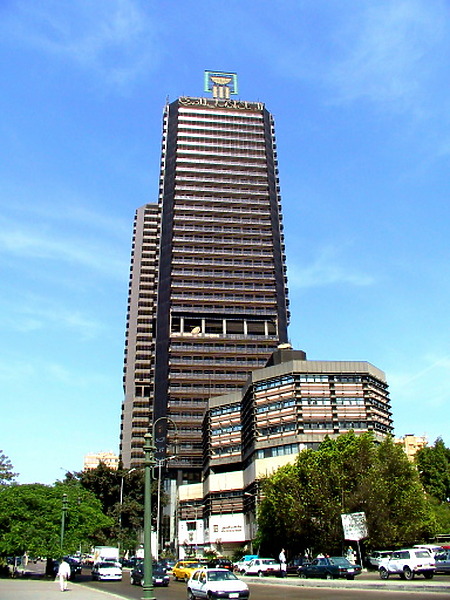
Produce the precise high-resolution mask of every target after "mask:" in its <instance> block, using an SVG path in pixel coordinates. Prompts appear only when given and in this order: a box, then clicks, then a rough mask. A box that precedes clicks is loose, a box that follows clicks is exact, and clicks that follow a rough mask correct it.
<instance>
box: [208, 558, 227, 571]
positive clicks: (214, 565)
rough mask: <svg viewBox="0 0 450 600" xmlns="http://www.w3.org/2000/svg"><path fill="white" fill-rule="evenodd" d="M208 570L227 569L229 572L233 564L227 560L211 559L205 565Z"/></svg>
mask: <svg viewBox="0 0 450 600" xmlns="http://www.w3.org/2000/svg"><path fill="white" fill-rule="evenodd" d="M206 566H207V567H208V569H228V570H229V571H232V570H233V563H232V562H231V560H228V558H212V559H211V560H209V561H208V563H207V565H206Z"/></svg>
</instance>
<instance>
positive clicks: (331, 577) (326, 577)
mask: <svg viewBox="0 0 450 600" xmlns="http://www.w3.org/2000/svg"><path fill="white" fill-rule="evenodd" d="M325 579H334V577H333V573H327V574H326V575H325Z"/></svg>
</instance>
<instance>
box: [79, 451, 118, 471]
mask: <svg viewBox="0 0 450 600" xmlns="http://www.w3.org/2000/svg"><path fill="white" fill-rule="evenodd" d="M100 463H103V464H104V465H106V466H107V467H109V468H110V469H114V470H117V469H118V467H119V457H118V456H117V454H114V452H95V453H92V454H86V456H85V457H84V465H83V470H84V471H89V470H90V469H95V468H97V467H98V465H99V464H100Z"/></svg>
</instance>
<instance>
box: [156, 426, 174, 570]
mask: <svg viewBox="0 0 450 600" xmlns="http://www.w3.org/2000/svg"><path fill="white" fill-rule="evenodd" d="M161 421H166V422H167V423H170V424H171V425H173V428H174V429H175V440H176V437H177V433H178V427H177V424H176V423H175V421H173V420H172V419H171V418H170V417H166V416H162V417H158V418H157V419H156V421H155V422H154V423H153V439H154V440H156V425H157V424H158V423H159V422H161ZM174 458H176V445H175V455H174V456H169V457H167V456H166V457H164V458H160V459H158V462H157V465H158V495H157V500H158V504H157V512H156V552H155V557H156V560H158V559H159V546H160V543H159V542H160V539H159V538H160V521H161V469H162V466H163V464H164V462H165V461H168V460H173V459H174Z"/></svg>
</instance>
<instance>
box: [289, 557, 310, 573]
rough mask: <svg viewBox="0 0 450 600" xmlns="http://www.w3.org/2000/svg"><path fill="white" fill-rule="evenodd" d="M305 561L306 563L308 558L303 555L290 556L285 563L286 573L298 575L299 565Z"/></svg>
mask: <svg viewBox="0 0 450 600" xmlns="http://www.w3.org/2000/svg"><path fill="white" fill-rule="evenodd" d="M307 563H308V559H307V558H305V557H303V556H300V557H297V558H292V559H291V560H290V561H288V563H287V565H286V574H287V575H298V569H299V567H301V566H303V565H305V564H307Z"/></svg>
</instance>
